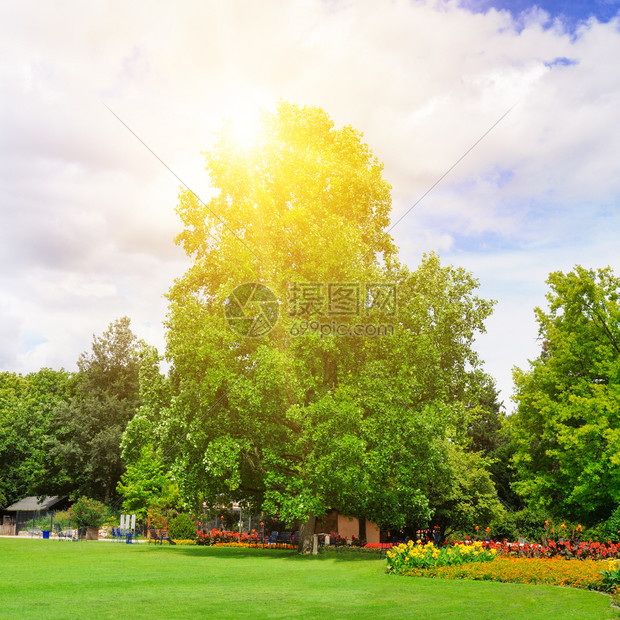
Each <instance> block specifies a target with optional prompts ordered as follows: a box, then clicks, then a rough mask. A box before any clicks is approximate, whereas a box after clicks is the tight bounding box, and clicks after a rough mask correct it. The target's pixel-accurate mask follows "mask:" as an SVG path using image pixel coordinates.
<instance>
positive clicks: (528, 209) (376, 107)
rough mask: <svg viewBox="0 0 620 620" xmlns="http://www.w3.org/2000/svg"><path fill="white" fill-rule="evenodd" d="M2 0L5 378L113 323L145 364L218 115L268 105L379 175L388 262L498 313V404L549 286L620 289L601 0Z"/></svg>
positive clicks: (618, 33) (0, 316)
mask: <svg viewBox="0 0 620 620" xmlns="http://www.w3.org/2000/svg"><path fill="white" fill-rule="evenodd" d="M84 7H85V5H83V3H79V2H74V1H67V0H63V1H61V2H58V3H53V4H41V3H40V2H35V1H19V2H18V1H17V0H9V1H8V2H4V3H2V5H1V6H0V58H2V59H3V61H2V63H1V64H0V81H1V84H2V93H3V97H2V103H1V104H0V370H14V371H19V372H29V371H33V370H37V369H38V368H40V367H42V366H49V367H52V368H60V367H61V366H63V367H65V368H67V369H74V368H75V361H76V360H77V358H78V356H79V354H80V353H81V352H82V351H83V350H85V349H87V348H88V347H89V345H90V341H91V337H92V334H93V333H98V334H99V333H101V332H102V331H103V330H104V329H105V328H106V327H107V325H108V324H109V323H110V322H111V321H113V320H114V319H116V318H118V317H120V316H123V315H128V316H129V317H131V319H132V324H133V327H134V330H135V331H136V333H137V334H138V335H139V336H140V337H141V338H144V339H146V340H147V341H149V342H151V343H153V344H155V345H156V346H158V347H159V348H160V350H163V348H164V331H163V327H162V321H163V319H164V317H165V314H166V302H165V299H164V297H163V295H164V293H165V292H166V290H167V289H168V288H169V286H170V284H171V282H172V280H173V278H174V277H176V276H178V275H180V274H181V273H183V271H184V270H185V269H186V268H187V260H186V259H185V257H184V255H183V253H182V252H181V250H180V249H179V248H177V247H176V246H174V244H173V241H172V240H173V238H174V236H175V235H176V233H177V232H178V231H179V227H180V222H179V220H178V219H177V217H176V215H175V213H174V207H175V205H176V201H177V193H178V186H179V184H178V181H177V180H176V179H175V178H174V177H173V176H172V175H171V174H170V173H169V172H168V171H167V170H166V169H165V168H164V167H163V166H162V165H161V164H160V163H159V162H158V161H157V160H156V159H155V158H153V156H152V155H151V154H150V153H149V152H148V151H147V150H146V149H145V148H144V147H143V146H142V145H141V144H140V143H139V142H138V141H137V140H136V139H135V138H134V137H133V136H132V135H131V134H130V133H129V132H128V131H127V130H126V129H125V128H124V127H123V126H122V125H121V124H120V123H119V122H118V121H117V120H116V119H115V118H114V117H113V116H112V115H111V114H110V112H109V111H108V110H107V109H106V108H105V106H104V105H103V104H104V103H105V104H106V105H107V106H109V107H110V108H111V109H113V110H114V111H115V112H116V113H117V114H118V115H119V116H120V117H121V118H122V119H123V120H124V121H125V122H126V123H127V124H128V125H129V126H131V127H132V129H133V130H134V131H135V132H136V133H137V134H138V135H139V136H140V137H141V138H142V139H143V140H144V141H145V142H146V143H147V144H149V146H150V147H151V148H152V149H153V150H154V151H155V152H156V153H157V154H158V155H159V156H160V157H161V158H162V159H163V160H164V161H165V162H166V163H167V164H168V165H169V166H170V167H171V168H172V169H173V170H175V172H176V173H177V174H178V175H179V176H180V177H181V178H182V179H184V181H185V182H186V183H187V184H188V185H190V186H191V187H192V188H193V189H194V190H195V191H197V192H198V193H199V194H200V195H201V196H202V197H204V198H208V196H209V195H210V194H211V192H212V188H211V187H210V185H209V180H208V178H207V176H206V175H205V173H204V164H203V157H202V155H201V152H202V151H205V150H207V149H209V147H210V145H211V144H212V143H213V140H214V134H215V131H216V130H217V129H218V128H219V127H220V125H221V122H222V119H223V118H225V117H229V118H234V119H237V120H239V121H240V122H241V123H243V122H244V121H247V120H250V119H251V118H252V117H253V116H254V115H255V114H256V112H257V110H258V108H259V107H264V108H273V106H274V105H275V102H276V101H277V100H279V99H281V98H282V99H286V100H289V101H293V102H295V103H299V104H311V105H319V106H321V107H323V108H324V109H325V110H326V111H327V112H328V113H329V114H330V115H331V116H332V118H333V119H334V121H335V123H336V124H337V125H339V126H341V125H344V124H351V125H353V126H354V127H356V128H357V129H359V130H361V131H363V132H364V136H365V140H366V141H367V142H368V144H369V146H370V147H371V149H372V150H373V152H374V153H375V154H376V155H377V157H378V158H379V159H380V160H381V161H382V162H383V163H384V164H385V170H384V174H385V177H386V179H387V180H388V181H389V182H390V183H391V184H392V188H393V221H394V222H396V221H397V220H398V219H399V218H400V217H401V216H402V215H403V214H404V213H405V212H406V211H407V210H408V209H410V207H411V205H413V204H414V203H415V202H416V201H417V200H418V199H419V198H420V197H421V196H423V195H424V193H425V192H426V191H427V190H428V189H429V188H430V187H431V186H432V185H433V184H434V183H435V182H436V181H437V180H438V179H439V178H440V177H441V176H442V175H443V174H444V173H445V172H446V171H447V170H448V169H449V168H450V167H451V166H452V165H453V164H454V163H455V162H456V161H457V160H458V159H459V158H460V157H461V156H462V155H463V154H464V153H466V152H467V151H468V149H470V148H471V146H472V145H473V144H475V143H476V141H477V140H479V139H480V137H481V136H482V135H483V134H485V132H487V131H488V130H489V128H490V127H491V126H493V124H494V123H496V122H497V121H498V119H500V118H501V117H502V116H503V115H504V114H505V113H506V112H507V110H509V109H511V111H510V113H509V114H508V115H506V116H505V118H504V119H503V120H502V121H501V122H499V123H498V124H497V126H496V127H495V128H494V129H493V130H492V131H491V132H490V133H489V134H488V135H487V136H486V137H485V138H484V139H483V140H482V141H481V142H480V143H479V144H478V145H477V146H476V147H475V148H474V149H473V150H472V151H471V152H470V153H469V154H468V155H467V156H466V157H465V158H464V159H463V160H462V161H461V162H460V163H459V164H458V165H457V166H456V167H455V168H454V170H452V171H451V172H450V174H449V175H448V176H447V177H446V178H445V179H443V181H442V182H441V183H439V185H437V187H436V188H435V189H434V190H433V191H432V192H430V193H429V194H428V195H427V196H426V197H425V198H424V199H423V200H422V201H420V203H419V204H417V206H416V207H415V208H414V209H412V210H411V212H410V213H408V214H407V215H406V217H404V218H403V219H402V221H401V222H399V223H398V224H397V225H396V226H395V227H394V229H393V231H392V234H393V235H394V238H395V240H396V242H397V244H398V245H399V246H400V248H401V256H402V258H403V259H404V260H405V261H406V262H407V263H408V264H409V265H410V266H411V267H415V265H416V263H417V262H418V261H419V259H420V257H421V256H422V254H423V253H424V252H429V251H437V252H439V254H440V255H441V257H442V260H443V262H444V263H449V264H454V265H458V266H463V267H465V268H467V269H469V270H470V271H472V272H473V273H474V275H475V276H476V277H477V278H478V279H479V281H480V291H481V294H482V295H484V296H486V297H489V298H493V299H496V300H497V304H496V307H495V312H494V314H493V316H492V317H491V318H490V319H489V321H488V323H487V334H486V335H484V336H482V337H481V338H480V339H479V341H478V343H477V348H478V351H479V354H480V356H481V358H482V359H483V360H484V361H485V365H486V368H487V370H488V371H489V372H490V373H491V374H492V375H493V376H494V377H495V378H496V380H497V382H498V386H499V387H500V389H501V391H502V397H503V399H504V401H505V402H506V405H507V408H508V409H510V408H511V404H510V401H509V398H510V394H511V392H512V381H511V370H512V367H513V366H515V365H517V366H520V367H525V366H526V365H527V360H528V359H531V358H533V357H535V356H536V355H537V354H538V348H539V343H538V342H537V327H536V324H535V322H534V314H533V309H534V307H535V306H538V305H544V304H545V292H546V285H545V280H546V278H547V277H548V275H549V273H550V272H552V271H555V270H563V271H566V270H569V269H571V268H572V267H573V266H574V265H575V264H582V265H583V266H585V267H592V268H595V267H605V266H607V265H609V266H611V267H612V268H613V269H614V270H615V272H616V273H620V265H619V262H620V261H619V259H620V250H619V249H618V242H617V237H618V232H619V231H620V210H619V206H620V157H619V153H620V63H619V62H618V60H617V59H618V58H620V21H619V20H618V17H616V15H617V11H618V9H619V8H620V4H619V3H618V2H611V1H609V2H591V3H579V2H577V3H568V2H567V3H539V4H538V7H539V8H534V7H533V6H531V7H530V5H528V4H527V3H521V2H514V3H501V4H500V3H489V2H486V1H477V0H474V1H468V0H461V1H457V0H453V1H451V2H443V1H440V0H436V1H431V0H429V1H428V2H426V1H424V0H416V1H414V2H410V1H408V0H393V1H391V2H376V0H346V1H345V0H331V1H330V2H320V1H317V0H292V1H291V2H286V3H282V2H281V1H279V0H263V1H261V2H260V3H258V2H253V1H250V0H230V1H229V2H225V3H224V2H220V1H219V0H208V1H201V2H197V1H196V2H192V1H191V0H187V1H186V2H183V3H182V4H180V5H178V6H175V7H173V6H171V5H170V4H168V3H163V2H153V3H149V4H148V5H147V4H145V3H143V2H120V1H116V0H115V1H111V0H104V1H102V2H100V3H97V4H95V5H89V6H88V10H87V9H85V8H84Z"/></svg>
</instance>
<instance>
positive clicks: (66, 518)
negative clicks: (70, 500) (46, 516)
mask: <svg viewBox="0 0 620 620" xmlns="http://www.w3.org/2000/svg"><path fill="white" fill-rule="evenodd" d="M70 521H71V515H70V514H69V511H68V510H59V511H58V512H55V513H54V525H55V526H56V525H57V526H58V527H59V528H60V529H61V530H64V529H66V528H68V527H69V522H70Z"/></svg>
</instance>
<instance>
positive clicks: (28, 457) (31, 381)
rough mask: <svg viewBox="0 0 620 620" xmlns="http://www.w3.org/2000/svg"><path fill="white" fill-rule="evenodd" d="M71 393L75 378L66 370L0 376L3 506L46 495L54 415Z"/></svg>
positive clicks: (0, 486)
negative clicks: (48, 440) (48, 451)
mask: <svg viewBox="0 0 620 620" xmlns="http://www.w3.org/2000/svg"><path fill="white" fill-rule="evenodd" d="M70 394H71V378H70V375H69V373H67V372H65V371H64V370H60V371H54V370H50V369H49V368H43V369H41V370H39V371H38V372H35V373H30V374H27V375H25V376H22V375H18V374H15V373H9V372H3V373H0V429H2V431H1V432H0V472H1V473H0V495H3V496H4V502H0V505H2V504H3V503H6V504H11V503H13V502H15V501H17V500H19V499H21V498H22V497H24V496H27V495H36V494H38V493H39V492H41V493H45V492H46V491H45V489H44V486H45V484H46V483H47V482H50V481H49V478H48V475H47V470H48V467H49V465H50V462H49V454H48V453H47V451H46V449H45V445H46V442H47V438H48V437H49V436H50V434H51V433H52V420H53V416H54V412H55V410H56V408H57V407H58V405H59V403H62V402H64V400H65V399H67V398H69V397H70Z"/></svg>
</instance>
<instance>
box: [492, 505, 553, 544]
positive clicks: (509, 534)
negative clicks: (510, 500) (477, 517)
mask: <svg viewBox="0 0 620 620" xmlns="http://www.w3.org/2000/svg"><path fill="white" fill-rule="evenodd" d="M491 532H492V535H493V539H494V540H496V541H497V540H504V539H506V540H508V541H515V540H519V539H520V538H525V539H526V540H529V541H535V542H540V541H541V539H543V538H546V532H545V515H544V514H543V513H542V512H540V511H537V510H534V509H530V508H523V509H521V510H517V511H514V512H506V513H505V514H504V515H503V516H502V517H501V518H499V519H495V520H493V521H492V522H491Z"/></svg>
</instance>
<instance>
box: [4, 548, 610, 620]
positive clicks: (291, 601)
mask: <svg viewBox="0 0 620 620" xmlns="http://www.w3.org/2000/svg"><path fill="white" fill-rule="evenodd" d="M384 565H385V562H384V561H383V560H379V559H378V558H374V557H369V556H368V555H366V554H364V555H353V554H347V553H343V554H336V553H332V554H327V555H324V556H321V557H318V558H315V557H299V556H298V555H297V554H296V553H294V552H290V551H268V550H265V551H263V550H255V549H230V548H209V547H180V546H177V547H167V546H164V547H155V546H152V545H146V544H140V545H136V544H134V545H126V544H121V543H108V542H79V543H72V542H65V541H62V542H59V541H55V540H18V539H10V538H5V539H0V567H1V569H2V577H1V581H0V618H11V619H22V618H116V619H118V618H132V619H133V618H175V619H176V618H194V617H195V618H209V619H211V618H330V619H334V618H377V619H383V618H420V619H424V620H427V619H428V620H430V619H432V618H455V619H461V618H475V619H476V620H483V619H488V618H501V619H502V620H504V619H506V618H511V619H512V618H527V619H528V620H535V619H537V618H540V619H545V620H546V619H549V618H552V619H554V620H562V619H564V618H575V619H576V620H586V619H588V618H618V617H619V616H618V613H617V612H616V611H615V610H613V609H612V608H611V607H610V604H609V598H608V597H607V596H604V595H602V594H598V593H596V592H583V591H579V590H571V589H564V588H555V587H551V586H526V585H516V584H514V585H513V584H501V583H488V582H473V581H472V582H468V581H445V580H432V579H418V578H411V577H395V576H388V575H386V574H385V573H384V572H383V571H384Z"/></svg>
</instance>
